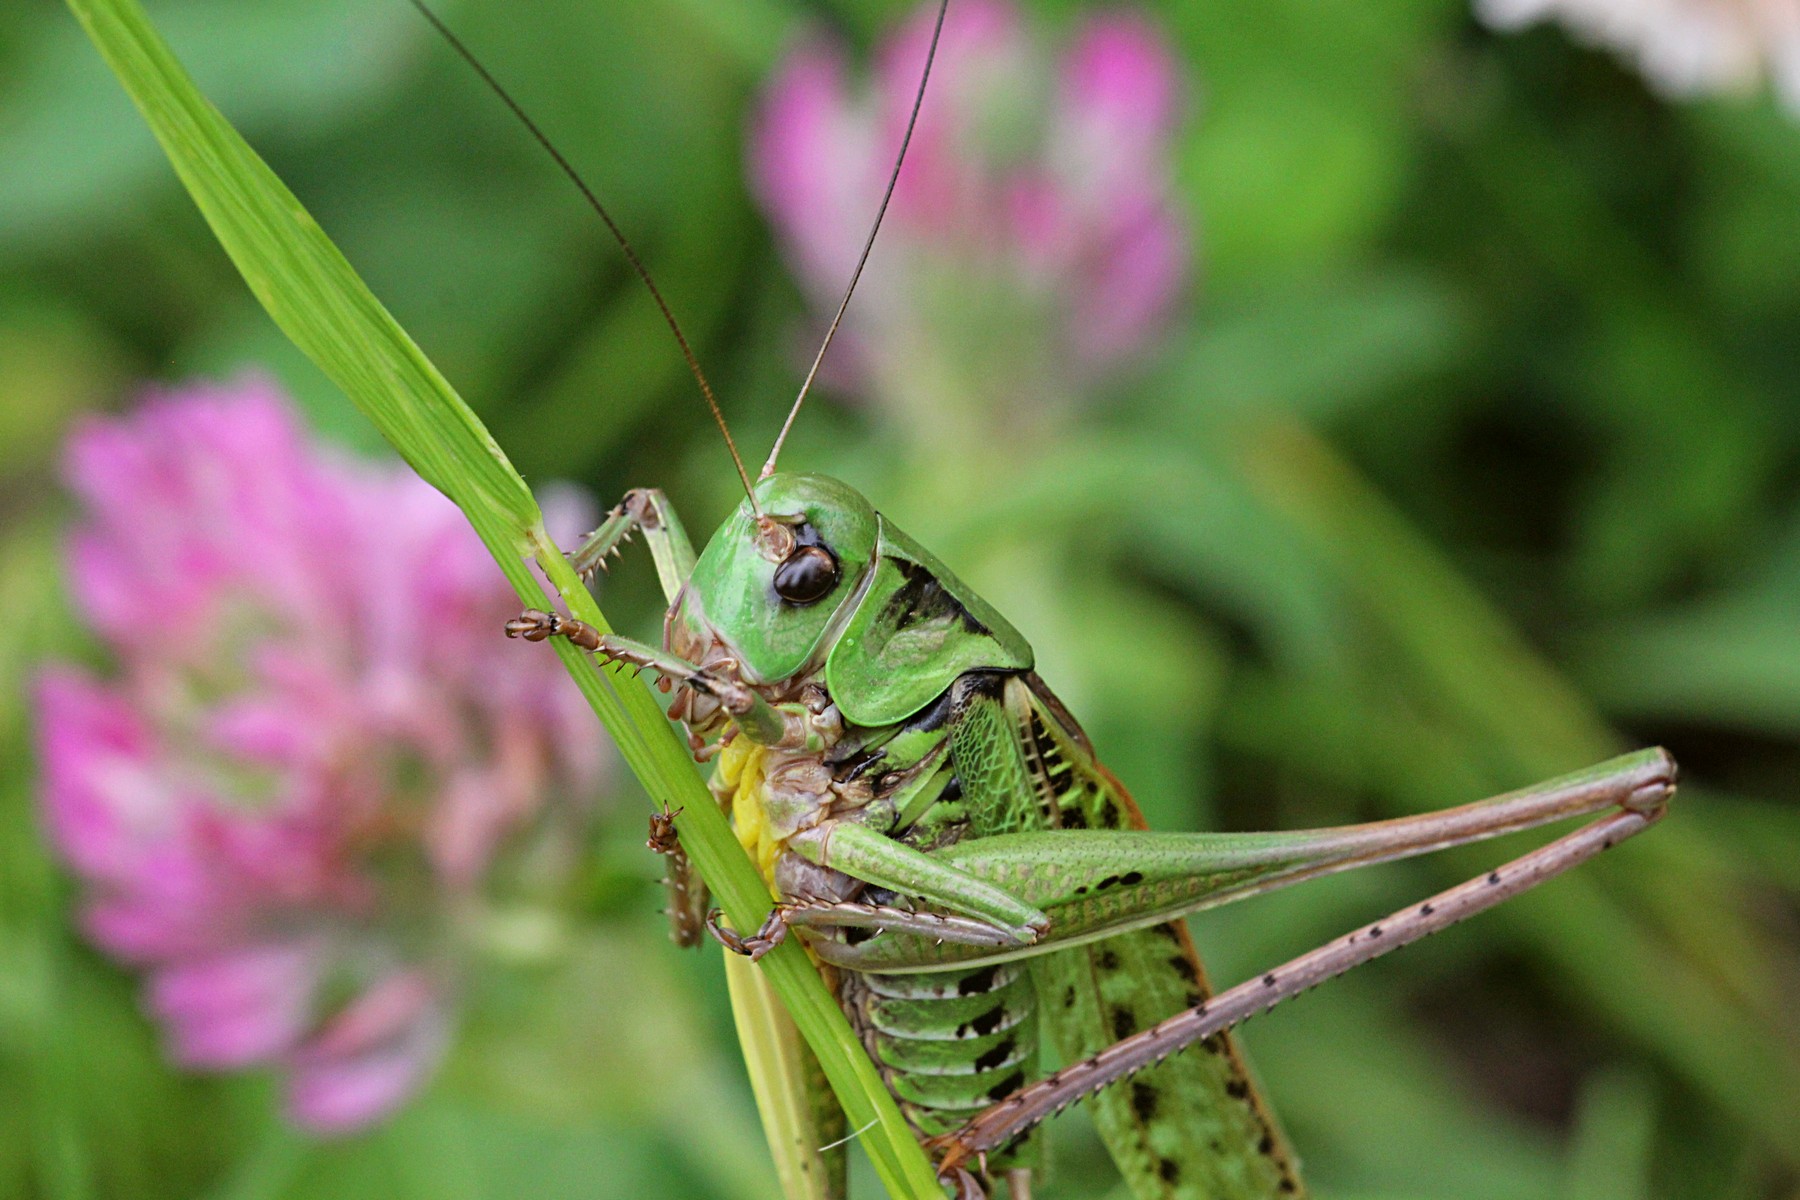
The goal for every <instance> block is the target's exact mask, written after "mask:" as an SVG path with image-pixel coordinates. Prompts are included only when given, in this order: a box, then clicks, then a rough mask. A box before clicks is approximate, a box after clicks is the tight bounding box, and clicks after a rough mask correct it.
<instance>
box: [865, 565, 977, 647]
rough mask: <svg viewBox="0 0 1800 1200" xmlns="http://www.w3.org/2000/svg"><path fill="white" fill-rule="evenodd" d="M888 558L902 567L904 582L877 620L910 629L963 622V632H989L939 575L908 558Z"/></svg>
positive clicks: (890, 598) (899, 627) (895, 627)
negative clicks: (946, 586) (926, 625)
mask: <svg viewBox="0 0 1800 1200" xmlns="http://www.w3.org/2000/svg"><path fill="white" fill-rule="evenodd" d="M888 561H890V562H892V563H893V564H894V566H896V567H897V568H899V570H900V577H901V579H903V580H904V581H905V582H903V583H902V584H901V585H900V587H899V588H898V589H896V590H895V592H894V594H893V595H892V596H890V597H888V601H887V603H886V604H885V605H884V606H882V610H881V616H880V617H879V618H878V623H880V624H886V625H889V626H891V627H892V628H894V629H910V628H912V627H913V626H915V625H924V624H927V623H935V622H942V623H946V624H947V623H949V622H951V621H956V622H958V623H960V624H961V625H962V627H963V629H964V631H966V632H968V633H973V634H977V635H985V634H987V633H988V627H987V626H986V625H983V624H982V623H981V622H980V621H977V620H976V619H975V617H974V615H973V614H972V613H970V612H969V610H968V609H966V608H964V607H963V605H962V602H961V601H960V600H958V599H957V598H956V597H955V596H952V595H951V594H950V593H949V592H948V591H946V590H945V588H944V585H943V584H942V583H940V582H938V577H937V576H936V575H933V574H932V573H931V572H930V571H928V570H926V569H925V568H924V567H922V566H920V565H919V564H918V563H912V562H907V561H906V560H905V559H901V558H893V559H889V560H888Z"/></svg>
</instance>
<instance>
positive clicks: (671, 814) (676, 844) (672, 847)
mask: <svg viewBox="0 0 1800 1200" xmlns="http://www.w3.org/2000/svg"><path fill="white" fill-rule="evenodd" d="M681 813H682V810H681V809H679V808H662V809H658V810H657V811H655V812H653V813H651V814H650V836H649V837H648V838H646V839H645V841H644V845H646V846H648V847H649V848H650V849H652V850H654V851H656V852H657V853H658V854H679V853H681V835H680V834H678V833H676V832H675V818H676V817H679V816H680V815H681Z"/></svg>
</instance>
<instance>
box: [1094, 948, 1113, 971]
mask: <svg viewBox="0 0 1800 1200" xmlns="http://www.w3.org/2000/svg"><path fill="white" fill-rule="evenodd" d="M1094 965H1095V966H1096V967H1099V968H1100V969H1101V970H1102V971H1116V970H1118V969H1119V956H1118V953H1117V952H1116V951H1112V950H1102V951H1100V952H1099V953H1097V954H1095V955H1094Z"/></svg>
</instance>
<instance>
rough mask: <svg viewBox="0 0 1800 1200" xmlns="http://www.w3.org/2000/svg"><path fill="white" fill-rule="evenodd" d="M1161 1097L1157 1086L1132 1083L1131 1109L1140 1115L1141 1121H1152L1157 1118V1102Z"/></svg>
mask: <svg viewBox="0 0 1800 1200" xmlns="http://www.w3.org/2000/svg"><path fill="white" fill-rule="evenodd" d="M1160 1099H1161V1097H1160V1096H1158V1095H1157V1094H1156V1088H1155V1087H1154V1086H1152V1085H1151V1084H1148V1083H1134V1084H1132V1085H1131V1111H1132V1112H1134V1113H1136V1114H1137V1115H1138V1120H1140V1121H1151V1120H1154V1119H1155V1118H1156V1104H1157V1101H1158V1100H1160Z"/></svg>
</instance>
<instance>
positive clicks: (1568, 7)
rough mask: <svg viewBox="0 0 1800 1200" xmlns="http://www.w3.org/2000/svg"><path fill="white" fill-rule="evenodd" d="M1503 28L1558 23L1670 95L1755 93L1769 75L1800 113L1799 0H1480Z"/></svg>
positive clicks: (1480, 7) (1486, 15)
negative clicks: (1621, 58) (1628, 62)
mask: <svg viewBox="0 0 1800 1200" xmlns="http://www.w3.org/2000/svg"><path fill="white" fill-rule="evenodd" d="M1475 12H1476V15H1477V16H1479V17H1480V18H1481V19H1482V20H1483V21H1485V22H1486V23H1487V24H1489V25H1491V26H1493V27H1494V28H1496V29H1505V30H1512V29H1519V28H1522V27H1523V26H1526V25H1530V24H1532V23H1534V22H1537V21H1544V20H1550V19H1552V18H1554V19H1556V20H1559V21H1561V22H1562V24H1563V25H1564V26H1565V27H1566V28H1567V29H1568V30H1569V31H1570V33H1571V34H1573V35H1574V36H1575V37H1576V38H1578V39H1579V40H1581V41H1584V42H1587V43H1589V44H1592V45H1597V46H1605V47H1607V48H1610V49H1612V50H1615V51H1618V52H1619V53H1620V54H1622V55H1625V56H1628V57H1630V58H1632V59H1635V60H1636V62H1637V65H1638V68H1639V69H1640V70H1641V71H1642V72H1643V74H1644V77H1645V79H1647V80H1648V81H1649V83H1650V86H1651V87H1653V88H1655V89H1656V90H1657V91H1659V92H1662V93H1663V94H1664V95H1668V96H1697V95H1702V94H1705V93H1712V92H1748V91H1750V90H1752V89H1754V88H1756V87H1757V86H1759V85H1760V84H1761V83H1762V82H1763V81H1764V80H1765V79H1767V80H1770V81H1771V82H1773V84H1774V86H1775V92H1776V94H1777V95H1778V96H1779V97H1780V98H1781V101H1782V103H1783V104H1784V105H1785V106H1786V107H1787V108H1788V110H1789V111H1790V112H1792V113H1794V114H1795V115H1796V116H1800V0H1475Z"/></svg>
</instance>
